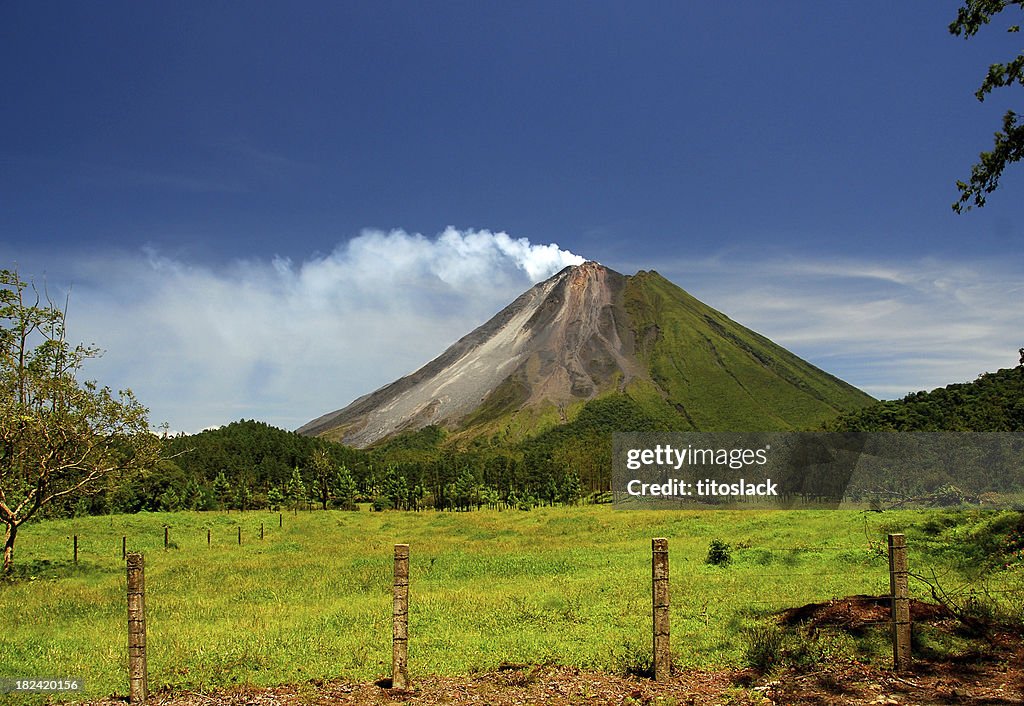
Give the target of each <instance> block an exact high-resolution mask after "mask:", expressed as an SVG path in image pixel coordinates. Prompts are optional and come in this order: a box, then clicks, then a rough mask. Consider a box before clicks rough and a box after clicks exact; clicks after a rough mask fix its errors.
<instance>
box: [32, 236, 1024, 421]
mask: <svg viewBox="0 0 1024 706" xmlns="http://www.w3.org/2000/svg"><path fill="white" fill-rule="evenodd" d="M582 259H583V258H581V257H579V256H577V255H574V254H572V253H570V252H568V251H566V250H562V249H560V248H558V246H557V245H536V244H531V243H530V242H529V241H527V240H526V239H525V238H520V239H516V238H512V237H510V236H508V235H507V234H505V233H493V232H489V231H471V230H470V231H459V230H456V229H454V228H448V229H446V230H445V231H444V232H442V233H440V234H438V235H437V236H436V237H425V236H423V235H420V234H416V233H407V232H404V231H401V230H395V231H390V232H383V231H365V232H363V233H362V234H361V235H360V236H359V237H357V238H354V239H352V240H350V241H348V242H346V243H344V244H342V245H340V246H338V248H337V249H336V250H334V251H333V252H331V253H330V254H328V255H324V256H318V257H314V258H310V259H307V260H304V261H302V262H292V261H289V260H286V259H275V260H270V261H266V260H240V261H236V262H234V263H231V264H230V265H227V266H222V267H208V266H201V265H196V264H192V263H189V262H187V261H184V260H182V259H176V258H172V257H168V256H166V255H163V254H161V253H158V252H147V253H141V254H135V255H124V254H121V255H112V254H109V253H107V254H104V255H103V256H99V255H97V256H95V257H92V258H87V259H82V258H77V259H75V260H74V261H73V262H65V263H53V262H50V263H48V266H49V267H56V268H57V269H58V270H61V274H60V277H59V280H60V281H59V282H55V281H54V277H52V276H51V277H49V278H48V279H49V283H50V285H51V291H55V290H56V288H57V285H59V284H61V283H64V282H71V283H73V285H74V289H73V291H72V293H71V312H70V316H69V325H70V329H71V330H70V334H71V337H72V340H76V341H79V340H80V341H84V342H87V343H88V342H95V343H97V344H98V345H100V346H101V347H102V348H103V349H105V351H106V352H105V354H104V355H103V357H102V358H99V359H97V360H95V361H92V362H90V364H89V366H88V368H87V370H86V373H87V375H88V376H89V377H92V378H96V379H97V380H99V381H100V382H101V383H103V384H109V385H111V386H113V387H131V388H132V389H133V390H134V391H135V392H136V394H137V395H138V397H139V399H140V400H142V401H143V402H144V403H145V404H147V405H149V406H150V408H151V420H152V422H153V423H154V424H158V423H161V422H164V421H167V422H168V423H169V424H170V425H171V427H172V429H175V430H183V431H188V432H192V431H198V430H200V429H203V428H206V427H209V426H216V425H220V424H223V423H227V422H229V421H232V420H235V419H238V418H241V417H246V418H257V419H262V420H265V421H267V422H269V423H272V424H275V425H278V426H282V427H286V428H295V427H298V426H299V425H301V424H303V423H305V422H307V421H309V420H310V419H312V418H314V417H316V416H319V415H320V414H323V413H326V412H328V411H331V410H333V409H337V408H339V407H341V406H343V405H345V404H347V403H348V402H350V401H351V400H352V399H354V398H356V397H358V396H360V395H363V394H365V393H367V392H370V391H372V390H374V389H376V388H377V387H379V386H380V385H382V384H385V383H387V382H390V381H392V380H394V379H395V378H397V377H399V376H401V375H404V374H407V373H409V372H412V371H413V370H415V369H417V368H418V367H420V366H421V365H423V364H424V363H426V362H427V361H428V360H430V359H431V358H433V357H434V356H436V355H438V354H439V353H440V352H441V351H443V350H444V349H445V348H446V347H447V346H448V345H450V344H451V343H453V342H454V341H455V340H457V339H458V338H460V337H461V336H463V335H465V334H466V333H468V332H469V331H470V330H471V329H473V328H474V327H475V326H477V325H479V324H481V323H483V322H484V321H486V320H487V319H488V318H489V317H490V316H492V315H493V314H494V313H496V312H497V311H498V310H499V309H501V308H502V307H503V306H505V305H506V304H508V303H509V302H511V301H512V299H514V298H515V297H516V296H518V295H519V294H520V293H522V292H523V291H524V290H525V289H526V288H528V287H529V286H530V285H531V284H533V283H535V282H537V281H540V280H541V279H544V278H545V277H547V276H550V275H551V274H553V273H555V272H557V271H558V270H560V269H562V268H563V267H565V266H567V265H571V264H576V263H579V262H582ZM652 265H653V266H654V268H655V269H657V270H659V271H660V272H661V273H662V274H663V275H665V276H667V277H668V278H669V279H671V280H672V281H674V282H676V283H678V284H679V285H681V286H683V287H684V288H686V289H688V290H689V291H690V292H691V293H692V294H694V295H695V296H697V297H698V298H700V299H702V300H704V301H705V302H707V303H708V304H709V305H711V306H713V307H715V308H717V309H719V310H721V311H723V312H725V313H726V314H727V315H729V316H730V317H732V318H733V319H735V320H736V321H738V322H740V323H742V324H744V325H745V326H748V327H749V328H752V329H754V330H755V331H758V332H759V333H762V334H764V335H766V336H768V337H769V338H771V339H773V340H775V341H776V342H777V343H779V344H781V345H783V346H786V347H787V348H790V349H791V350H793V351H794V352H795V353H797V354H798V355H800V356H802V357H804V358H806V359H807V360H809V361H811V362H813V363H814V364H816V365H818V366H819V367H821V368H823V369H825V370H827V371H829V372H830V373H833V374H834V375H837V376H839V377H841V378H843V379H844V380H847V381H848V382H850V383H852V384H854V385H857V386H858V387H861V388H862V389H864V390H866V391H867V392H869V393H871V394H874V395H875V396H878V397H887V398H892V397H899V396H902V395H904V394H906V393H907V392H911V391H914V390H919V389H931V388H933V387H938V386H941V385H946V384H948V383H951V382H958V381H966V380H971V379H973V378H975V377H976V376H977V375H978V374H979V373H981V372H983V371H988V370H996V369H998V368H1001V367H1009V366H1012V365H1014V364H1015V363H1016V362H1017V353H1016V351H1017V348H1019V347H1020V346H1021V345H1024V314H1022V313H1021V310H1022V309H1021V307H1020V306H1019V302H1020V301H1021V300H1022V299H1024V273H1022V272H1021V269H1020V266H1019V265H1017V264H1015V263H1012V262H1010V261H1004V262H992V261H980V260H979V261H973V262H970V261H966V260H961V261H956V262H953V261H944V260H940V259H936V258H922V259H921V260H919V261H916V262H906V261H903V262H887V261H884V260H882V259H879V260H864V259H861V260H852V259H849V260H844V259H835V258H826V257H820V258H811V257H803V258H800V259H796V258H793V257H781V256H779V257H769V256H765V257H763V258H762V259H759V260H752V259H739V258H737V257H709V258H703V259H698V260H690V261H671V260H664V261H661V262H654V263H652V262H643V263H637V264H636V265H635V266H633V267H628V266H627V265H624V264H617V265H616V264H612V265H611V266H612V267H615V268H616V269H619V270H620V271H622V272H623V273H625V274H632V272H634V271H635V270H636V269H650V268H651V267H652ZM51 272H53V270H51ZM22 275H23V276H26V277H30V276H31V277H32V278H33V279H36V280H37V281H38V277H35V276H34V275H33V273H32V272H28V271H25V270H24V269H23V271H22ZM57 298H59V300H61V301H63V294H62V293H59V292H58V296H57Z"/></svg>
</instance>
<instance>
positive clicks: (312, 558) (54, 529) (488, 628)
mask: <svg viewBox="0 0 1024 706" xmlns="http://www.w3.org/2000/svg"><path fill="white" fill-rule="evenodd" d="M279 521H280V522H281V523H282V526H281V527H279V526H278V524H279ZM261 524H262V525H263V531H264V539H263V540H260V526H261ZM165 525H167V526H169V528H170V529H169V540H170V542H169V546H168V548H167V549H166V550H165V549H164V529H163V528H164V526H165ZM239 527H241V529H242V544H241V545H239V544H238V533H237V531H238V528H239ZM207 530H210V544H209V545H207ZM893 531H906V533H907V535H908V540H909V544H910V561H911V569H912V571H914V572H915V573H918V574H920V575H925V576H932V577H936V578H939V579H940V580H941V582H942V585H943V589H944V590H947V591H948V592H949V593H950V595H961V596H963V595H965V594H962V593H961V594H957V593H956V590H957V589H958V588H959V587H961V586H964V585H966V584H970V585H971V586H973V587H974V589H975V593H974V594H973V595H975V597H976V603H977V605H978V606H982V601H981V599H982V598H985V597H986V595H991V596H995V597H996V598H997V599H998V600H997V601H996V602H993V603H991V604H988V607H987V608H986V610H988V611H990V612H992V611H994V610H996V607H997V608H998V610H999V611H1001V615H1002V616H1003V617H1005V618H1007V619H1016V617H1018V616H1019V615H1020V608H1019V605H1017V604H1015V603H1014V601H1020V600H1021V599H1022V597H1024V595H1022V591H1021V588H1022V586H1021V576H1022V572H1021V552H1022V549H1024V526H1022V524H1021V517H1020V514H1019V513H1013V512H1003V513H988V514H986V513H979V512H977V511H971V512H962V511H961V512H953V511H943V512H939V511H930V512H922V511H913V512H912V511H905V512H885V513H865V512H856V511H793V512H784V511H770V512H757V511H746V512H743V511H738V512H730V511H705V512H681V511H677V512H667V511H666V512H652V511H646V512H644V511H637V512H625V511H615V510H612V509H611V508H610V507H608V506H589V507H577V508H566V507H549V508H538V509H535V510H533V511H529V512H521V511H501V512H499V511H492V510H486V509H485V510H482V511H479V512H466V513H456V512H422V513H413V512H367V511H366V508H364V509H363V511H360V512H345V511H313V512H307V511H301V512H297V513H296V512H285V513H284V514H283V516H282V515H279V514H278V513H270V512H265V511H264V512H246V513H238V512H231V513H226V512H178V513H145V512H143V513H139V514H135V515H108V516H92V517H81V518H75V519H54V520H48V521H44V522H37V523H32V524H29V525H27V526H26V527H25V529H24V533H25V537H24V540H25V541H24V543H23V545H22V547H23V549H22V551H21V552H20V553H19V557H18V562H17V563H16V565H15V568H16V571H15V573H14V575H13V576H12V577H10V578H9V579H8V580H6V581H4V582H3V583H0V611H2V614H3V615H4V623H5V629H4V630H3V631H2V632H0V655H2V658H0V678H5V677H6V678H11V677H25V676H49V677H58V676H60V677H67V676H72V677H78V678H81V679H84V681H85V685H86V692H85V695H86V696H89V697H101V696H106V695H109V694H112V693H117V694H125V693H127V674H126V664H127V654H126V653H127V650H126V647H125V645H126V607H125V570H124V562H123V561H122V559H121V538H122V536H127V537H128V540H127V543H128V549H129V551H131V550H138V551H142V552H144V553H145V557H146V586H147V597H146V600H147V606H146V607H147V615H148V622H149V654H150V657H149V660H150V661H149V673H150V683H151V688H160V687H161V686H172V687H177V688H187V689H204V690H205V689H209V688H213V687H224V686H231V685H235V684H252V685H273V684H284V683H302V682H306V681H308V680H319V679H329V678H344V679H349V680H355V681H367V680H373V679H377V678H381V677H385V676H388V675H389V670H390V630H391V625H390V614H391V598H390V595H391V594H390V587H391V570H392V564H391V562H392V549H393V545H394V544H395V543H399V542H403V543H409V544H410V545H411V556H412V558H411V610H410V664H411V671H412V673H413V677H414V678H415V676H416V675H417V674H419V675H424V674H437V675H465V674H471V673H474V672H477V671H485V670H493V669H495V668H497V667H498V666H499V665H501V664H503V663H512V664H558V665H569V666H578V667H581V668H585V669H593V670H600V671H607V672H612V673H626V672H630V671H632V672H643V671H644V670H645V669H647V668H649V665H650V660H651V646H650V642H651V640H650V620H651V618H650V600H651V599H650V590H651V589H650V540H651V538H652V537H658V536H664V537H668V538H669V546H670V552H671V576H672V603H673V612H672V633H673V656H674V663H675V664H676V665H677V666H678V667H682V668H687V667H704V668H721V667H743V666H746V665H748V664H751V663H752V662H755V661H757V660H758V659H759V657H758V655H763V654H764V652H765V650H766V649H769V650H773V649H774V650H775V653H776V655H775V656H776V657H777V656H778V654H780V652H779V650H784V649H792V650H795V652H794V653H793V654H794V655H795V656H794V659H797V658H798V659H811V660H822V659H858V660H862V661H866V662H873V663H882V664H884V663H886V662H887V660H889V658H890V657H889V655H890V653H889V645H888V641H887V640H888V638H887V632H886V628H885V626H884V625H879V626H877V629H873V630H867V631H864V632H863V633H862V634H859V635H851V634H848V633H841V632H836V633H834V634H826V633H818V634H816V635H814V636H813V637H811V636H805V639H801V640H798V641H797V642H792V641H790V642H786V641H785V640H784V639H783V636H780V635H779V633H778V631H777V629H776V628H775V625H776V622H775V619H774V618H773V616H775V615H776V614H778V613H779V612H780V611H782V610H783V609H786V608H792V607H794V606H801V605H805V604H809V603H816V602H823V601H828V600H829V599H832V598H838V597H843V596H851V595H858V594H867V595H874V596H878V595H884V594H886V593H888V569H887V559H886V556H885V553H884V550H883V548H884V543H885V534H886V533H887V532H893ZM74 535H78V537H79V547H80V549H79V562H78V564H77V565H74V564H73V563H72V537H73V536H74ZM954 540H955V541H954ZM723 553H724V554H727V556H728V561H722V560H721V558H722V556H723ZM711 556H716V557H718V559H719V560H717V561H709V559H710V557H711ZM993 587H995V589H994V590H991V591H990V593H989V594H986V592H985V591H986V589H993ZM911 588H912V594H913V595H915V596H916V597H918V598H925V599H929V600H930V599H931V596H930V589H929V587H928V586H927V585H926V584H925V583H923V582H921V581H914V582H912V586H911ZM964 603H965V605H967V604H968V602H967V601H964ZM997 604H998V606H997ZM994 606H995V607H994ZM979 609H980V608H979ZM917 639H918V641H919V644H918V645H917V646H916V647H917V648H918V649H931V650H945V651H955V650H957V649H960V648H961V647H962V645H961V644H960V643H958V642H956V641H955V640H954V641H952V642H950V641H949V640H946V639H945V638H941V639H940V638H939V637H934V639H932V638H930V637H929V634H928V633H927V631H919V634H918V637H917ZM930 640H931V641H930ZM786 645H789V647H788V648H786V647H785V646H786ZM779 646H782V647H779ZM797 653H798V654H797ZM28 700H31V699H28Z"/></svg>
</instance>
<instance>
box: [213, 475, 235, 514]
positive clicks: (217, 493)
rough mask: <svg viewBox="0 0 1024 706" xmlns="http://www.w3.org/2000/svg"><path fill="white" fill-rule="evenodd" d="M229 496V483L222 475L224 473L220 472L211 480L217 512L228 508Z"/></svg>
mask: <svg viewBox="0 0 1024 706" xmlns="http://www.w3.org/2000/svg"><path fill="white" fill-rule="evenodd" d="M231 495H232V493H231V482H230V481H229V480H228V477H227V476H226V475H224V471H221V472H220V473H218V474H217V477H216V478H214V479H213V497H214V498H215V499H216V501H217V509H218V510H223V509H224V508H226V507H227V506H228V503H229V502H230V501H231Z"/></svg>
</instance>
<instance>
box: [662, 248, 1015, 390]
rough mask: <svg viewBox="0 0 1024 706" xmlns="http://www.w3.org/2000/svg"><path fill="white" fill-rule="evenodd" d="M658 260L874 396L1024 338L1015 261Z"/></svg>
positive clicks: (963, 367)
mask: <svg viewBox="0 0 1024 706" xmlns="http://www.w3.org/2000/svg"><path fill="white" fill-rule="evenodd" d="M661 271H662V273H663V274H665V275H666V276H668V277H669V278H670V279H672V280H673V281H675V282H677V283H679V284H680V285H682V286H683V287H686V288H688V289H689V290H690V291H691V293H693V294H694V295H695V296H697V297H698V298H701V299H703V300H704V301H706V302H707V303H708V304H710V305H711V306H714V307H715V308H717V309H719V310H721V311H723V312H725V313H727V314H728V315H729V316H730V317H732V318H733V319H735V320H736V321H739V322H740V323H742V324H744V325H745V326H748V327H749V328H752V329H754V330H756V331H758V332H759V333H762V334H764V335H766V336H768V337H769V338H771V339H772V340H774V341H775V342H777V343H779V344H781V345H783V346H785V347H787V348H789V349H790V350H792V351H793V352H795V353H797V354H798V355H800V356H802V357H804V358H806V359H807V360H810V361H811V362H813V363H815V364H816V365H818V366H819V367H821V368H824V369H825V370H827V371H829V372H830V373H833V374H834V375H837V376H839V377H841V378H843V379H844V380H847V381H848V382H850V383H852V384H854V385H856V386H858V387H860V388H861V389H863V390H865V391H866V392H869V393H871V394H873V395H875V396H876V397H883V398H893V397H901V396H903V395H905V394H907V393H908V392H914V391H917V390H928V389H933V388H935V387H941V386H945V385H947V384H949V383H953V382H966V381H969V380H973V379H974V378H976V377H977V376H978V375H979V374H980V373H982V372H987V371H994V370H998V369H999V368H1006V367H1012V366H1013V365H1015V364H1016V363H1017V358H1018V355H1017V349H1018V348H1019V347H1020V346H1021V345H1024V313H1022V311H1024V310H1022V308H1021V307H1020V306H1019V302H1020V301H1021V299H1022V295H1024V273H1022V272H1021V271H1020V268H1019V266H1017V265H1016V264H1014V263H1009V262H995V261H974V262H970V261H966V260H961V261H956V262H951V261H944V260H940V259H936V258H922V259H920V260H918V261H915V262H907V261H901V262H898V263H894V262H884V261H865V260H854V259H829V258H820V259H814V258H802V259H800V260H794V259H790V258H776V259H765V260H760V261H752V260H743V259H738V258H732V259H728V258H713V259H707V260H701V261H691V262H667V263H665V266H664V267H663V269H662V270H661Z"/></svg>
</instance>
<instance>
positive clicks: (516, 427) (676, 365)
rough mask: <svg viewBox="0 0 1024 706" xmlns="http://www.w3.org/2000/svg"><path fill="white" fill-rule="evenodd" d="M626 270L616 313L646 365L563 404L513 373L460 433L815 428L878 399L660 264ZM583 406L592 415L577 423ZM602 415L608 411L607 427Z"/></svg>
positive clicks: (507, 437) (500, 437)
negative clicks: (714, 304)
mask: <svg viewBox="0 0 1024 706" xmlns="http://www.w3.org/2000/svg"><path fill="white" fill-rule="evenodd" d="M625 279H626V285H625V287H624V288H623V291H622V293H621V297H620V300H619V301H618V302H617V305H616V307H615V312H614V316H615V320H616V326H617V328H618V332H619V336H620V338H622V339H623V340H624V341H628V342H629V343H630V345H631V348H632V350H631V351H629V352H630V353H631V354H632V355H633V356H634V357H635V358H636V360H637V361H638V362H639V367H640V368H642V370H643V373H644V374H643V375H641V376H637V377H634V378H632V379H631V380H629V381H628V382H625V381H623V380H622V378H621V376H618V377H615V378H614V379H612V380H611V381H610V382H609V384H608V386H607V387H606V389H605V390H604V391H602V392H601V393H600V394H599V395H598V396H597V398H596V399H591V400H584V399H580V400H579V401H578V402H576V403H574V404H570V405H564V406H562V407H561V408H560V409H556V408H555V407H554V405H549V406H547V407H544V406H539V407H533V408H530V407H524V406H522V403H523V401H524V399H525V396H526V392H525V391H526V386H525V385H523V384H521V383H518V382H517V381H516V380H515V379H514V378H509V379H508V380H506V382H505V383H504V384H503V385H502V386H500V387H499V388H498V389H497V390H495V392H494V393H493V394H492V395H490V396H489V397H488V399H487V400H485V402H484V404H483V405H482V406H481V407H480V408H479V409H478V410H477V411H476V412H475V413H474V414H472V415H470V416H469V417H467V418H466V419H465V420H463V421H462V423H461V424H460V425H459V427H458V428H457V429H455V430H453V431H454V433H453V435H452V440H453V441H457V442H464V441H466V440H472V439H475V438H479V437H483V436H487V437H490V439H491V441H492V442H497V443H501V442H509V441H513V442H519V441H522V440H524V439H528V438H530V437H535V436H538V435H544V434H547V435H548V436H549V437H550V436H551V435H554V436H556V437H559V438H568V437H572V436H574V435H577V434H578V433H582V434H583V435H584V436H586V437H592V436H593V434H591V433H590V432H593V431H600V432H601V433H610V432H613V431H633V430H636V431H641V430H642V431H670V430H674V431H782V430H791V429H792V430H799V429H812V428H817V427H819V426H820V425H821V424H823V423H824V422H826V421H828V420H830V419H832V418H834V417H836V416H837V415H839V414H841V413H843V412H848V411H852V410H856V409H859V408H861V407H864V406H865V405H869V404H871V403H872V402H874V399H873V398H872V397H870V396H869V395H867V394H866V393H864V392H862V391H860V390H858V389H857V388H855V387H853V386H852V385H849V384H848V383H846V382H843V381H842V380H840V379H838V378H836V377H834V376H833V375H830V374H828V373H826V372H825V371H823V370H821V369H819V368H817V367H815V366H814V365H811V364H810V363H808V362H807V361H805V360H802V359H801V358H799V357H797V356H796V355H794V354H792V353H790V352H789V351H787V350H786V349H784V348H782V347H781V346H779V345H777V344H775V343H773V342H772V341H770V340H769V339H767V338H765V337H764V336H761V335H760V334H758V333H756V332H754V331H751V330H750V329H748V328H746V327H744V326H741V325H740V324H738V323H736V322H735V321H733V320H732V319H730V318H729V317H727V316H726V315H725V314H723V313H721V312H719V311H716V310H715V309H713V308H711V307H709V306H708V305H706V304H704V303H702V302H700V301H699V300H697V299H696V298H694V297H693V296H691V295H690V294H688V293H687V292H686V291H684V290H683V289H681V288H680V287H678V286H677V285H675V284H673V283H672V282H670V281H668V280H666V279H665V278H664V277H662V276H661V275H659V274H658V273H657V272H639V273H637V274H636V275H633V276H632V277H627V278H625ZM611 400H617V401H611ZM588 411H589V414H588ZM616 414H619V415H620V416H618V417H616ZM578 415H582V416H583V417H584V420H585V423H584V424H581V425H573V424H572V422H573V421H574V420H575V419H576V418H577V416H578ZM594 418H600V419H601V420H602V422H603V423H602V424H601V425H599V426H600V429H596V428H595V425H594V424H593V423H592V422H593V420H594ZM567 423H568V424H567Z"/></svg>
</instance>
